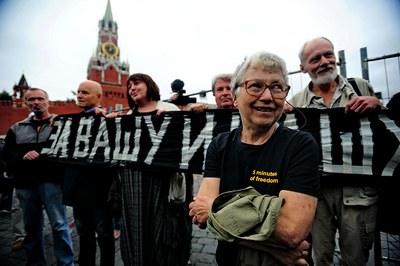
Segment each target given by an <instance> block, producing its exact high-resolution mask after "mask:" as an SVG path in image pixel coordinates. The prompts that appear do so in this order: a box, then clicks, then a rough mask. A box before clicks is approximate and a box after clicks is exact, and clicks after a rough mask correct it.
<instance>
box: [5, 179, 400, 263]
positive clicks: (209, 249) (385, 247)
mask: <svg viewBox="0 0 400 266" xmlns="http://www.w3.org/2000/svg"><path fill="white" fill-rule="evenodd" d="M200 182H201V178H200V177H195V180H194V187H193V191H194V193H196V192H197V190H198V186H199V183H200ZM10 217H11V215H10V213H0V266H23V265H25V251H24V250H19V251H12V250H11V243H12V240H13V239H12V234H11V228H10ZM68 218H69V219H70V220H71V221H72V210H71V208H68ZM46 224H47V226H46V229H45V239H46V248H47V259H48V265H52V266H53V265H54V266H55V265H57V264H56V261H55V257H54V255H53V243H52V235H51V230H50V227H49V226H48V222H46ZM192 235H193V238H192V253H191V257H190V262H189V264H190V265H193V266H216V265H217V264H216V262H215V250H216V247H217V240H216V239H215V238H214V236H213V235H212V234H211V233H210V232H209V231H208V230H201V229H199V228H198V227H197V226H196V225H193V234H192ZM72 240H73V244H74V250H75V254H76V255H75V258H76V259H77V256H78V248H79V242H78V235H77V233H76V230H73V231H72ZM115 244H116V245H115V247H116V256H115V259H116V261H115V265H116V266H123V265H124V264H123V262H122V259H121V253H120V244H119V240H116V242H115ZM381 252H382V256H381V257H382V258H383V259H382V265H385V266H395V265H400V236H399V235H389V234H385V233H381ZM97 254H98V257H99V252H97ZM374 264H375V263H374V252H373V251H371V256H370V259H369V262H368V266H373V265H374ZM335 265H341V263H340V256H336V257H335Z"/></svg>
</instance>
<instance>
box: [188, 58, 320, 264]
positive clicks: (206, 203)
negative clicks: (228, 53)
mask: <svg viewBox="0 0 400 266" xmlns="http://www.w3.org/2000/svg"><path fill="white" fill-rule="evenodd" d="M287 81H288V72H287V70H286V64H285V62H284V61H283V60H282V59H281V58H280V57H278V56H276V55H274V54H271V53H268V52H258V53H255V54H253V55H251V56H249V57H246V59H245V60H244V62H243V63H242V64H240V65H239V66H238V67H237V69H236V72H235V73H234V75H233V78H232V82H231V88H232V93H233V97H234V105H235V107H237V108H238V110H239V112H240V116H241V122H242V123H241V126H240V127H239V128H237V129H234V130H233V131H232V132H229V133H228V132H227V133H222V134H220V135H218V136H217V137H216V138H214V139H213V141H212V142H211V144H210V146H209V147H208V150H207V155H206V159H205V170H204V178H203V181H202V184H201V186H200V188H199V191H198V194H197V195H196V196H195V197H194V199H193V201H192V203H191V204H190V206H189V208H190V211H189V215H190V216H191V217H192V220H193V222H194V223H195V224H197V225H198V226H199V227H200V228H205V227H206V226H208V227H209V229H211V231H213V232H214V234H216V236H217V239H218V240H219V243H218V248H217V253H216V260H217V262H218V264H219V265H244V264H246V265H266V263H267V261H266V260H267V259H269V260H271V261H272V262H275V263H283V264H291V265H306V264H307V262H310V254H309V248H310V244H309V243H308V241H307V240H306V239H308V237H309V233H310V229H311V225H312V222H313V218H314V214H315V211H316V206H317V201H318V197H319V176H318V160H319V159H318V154H319V153H318V146H317V143H316V141H315V140H314V138H313V137H312V135H311V134H309V133H307V132H302V131H296V130H292V129H289V128H287V127H286V126H284V125H283V124H281V123H279V122H278V120H279V119H280V117H281V115H282V113H283V109H284V103H285V98H286V96H287V94H288V91H289V89H290V87H289V86H288V85H287ZM249 186H251V187H253V188H254V190H255V191H256V192H257V193H258V194H256V196H257V197H258V198H259V197H260V196H261V197H263V198H262V200H263V201H262V202H266V200H268V202H271V204H272V203H273V202H280V204H279V205H278V209H277V211H278V215H276V219H273V218H274V217H273V214H271V215H272V218H271V216H270V219H272V222H270V224H268V226H269V227H268V228H269V229H270V230H269V233H268V234H264V235H263V238H262V240H260V239H261V238H254V239H256V240H255V241H252V240H253V238H252V236H253V235H254V233H258V235H257V237H258V236H260V235H259V234H260V233H262V232H264V231H262V230H264V228H265V223H266V222H268V221H270V220H268V219H267V218H266V217H267V216H268V213H266V210H268V211H269V210H272V209H271V208H272V207H271V208H267V209H266V210H260V209H257V211H256V213H257V215H256V216H257V219H256V220H257V221H253V220H252V218H251V217H252V216H251V215H252V213H249V215H247V211H249V209H255V208H257V207H256V206H258V205H257V203H255V202H254V201H253V202H252V204H251V206H252V207H251V208H248V209H247V210H242V209H240V212H237V213H235V211H237V209H234V208H232V209H227V210H229V211H224V209H223V208H226V207H227V206H228V205H229V204H227V203H226V202H224V203H223V204H222V205H223V206H222V207H221V206H219V205H221V202H223V201H224V200H225V199H226V198H229V196H231V195H234V196H237V199H239V198H245V197H247V196H248V194H249V190H246V191H244V192H243V190H241V189H243V188H246V187H249ZM232 191H233V194H232V193H231V192H232ZM237 191H240V192H237ZM221 193H223V195H224V197H222V195H220V194H221ZM251 193H254V192H251ZM219 195H220V196H219ZM238 195H239V196H238ZM234 196H232V197H233V198H232V199H236V198H235V197H234ZM250 199H251V200H253V199H255V196H254V197H253V196H252V197H250V198H249V200H250ZM269 200H271V201H269ZM277 200H278V201H277ZM239 202H240V201H236V200H230V201H229V203H238V204H239ZM247 203H248V201H246V202H245V205H246V204H247ZM238 204H237V205H238ZM263 204H264V203H263ZM217 205H218V206H217ZM264 205H265V204H264ZM260 206H261V207H262V206H263V205H262V204H261V205H260ZM271 206H272V205H271ZM219 207H221V209H219ZM234 207H238V206H234ZM240 207H242V206H240ZM258 207H259V206H258ZM219 211H220V212H219ZM271 213H272V212H271ZM243 216H245V217H243ZM215 217H218V219H219V220H218V219H217V218H215ZM214 218H215V219H214ZM240 219H244V220H245V221H244V222H243V221H242V220H240ZM246 219H247V220H246ZM207 220H208V221H207ZM258 220H259V221H258ZM213 224H217V225H218V228H217V226H215V227H214V226H213ZM249 224H254V225H255V226H254V227H252V228H243V227H250V226H249ZM216 228H217V229H218V230H216ZM221 228H222V229H221ZM232 228H233V229H232ZM231 229H232V230H231ZM260 229H261V230H260ZM224 230H225V231H224ZM216 231H217V233H216ZM261 231H262V232H261ZM233 232H234V233H233ZM224 236H225V238H224ZM226 236H228V237H226ZM244 240H247V241H244ZM249 251H250V253H251V254H252V255H251V257H252V258H253V259H254V260H253V262H251V263H249V261H248V257H246V254H249V253H248V252H249ZM246 252H247V253H246ZM254 261H255V262H254ZM269 262H270V261H269ZM269 262H268V263H269ZM268 265H270V264H268ZM272 265H274V264H272Z"/></svg>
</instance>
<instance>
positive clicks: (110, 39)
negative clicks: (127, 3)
mask: <svg viewBox="0 0 400 266" xmlns="http://www.w3.org/2000/svg"><path fill="white" fill-rule="evenodd" d="M98 36H99V37H98V42H97V48H96V52H95V54H94V55H93V56H92V57H91V58H90V61H89V66H88V70H87V79H90V80H94V81H97V82H99V83H100V84H101V86H102V87H103V99H102V102H101V104H102V106H103V107H105V108H107V110H108V111H111V110H119V109H122V108H124V107H128V100H127V99H126V80H127V79H128V76H129V64H128V63H127V62H121V59H120V48H119V46H118V24H117V22H115V21H114V19H113V15H112V11H111V4H110V0H108V1H107V8H106V12H105V14H104V17H103V18H102V19H101V20H100V21H99V35H98Z"/></svg>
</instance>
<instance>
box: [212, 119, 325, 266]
mask: <svg viewBox="0 0 400 266" xmlns="http://www.w3.org/2000/svg"><path fill="white" fill-rule="evenodd" d="M240 133H241V128H238V129H235V130H233V131H232V132H230V133H222V134H220V135H218V136H217V137H216V138H214V139H213V141H212V142H211V144H210V146H209V147H208V150H207V156H206V160H205V170H204V177H205V178H207V177H220V178H221V181H220V193H222V192H225V191H230V190H235V189H240V188H245V187H248V186H253V187H254V188H255V189H256V190H257V191H258V192H259V193H261V194H268V195H273V196H278V194H279V192H280V191H281V190H282V189H283V190H290V191H295V192H299V193H304V194H308V195H311V196H314V197H319V182H320V181H319V172H318V163H319V158H318V155H319V152H318V145H317V143H316V141H315V140H314V138H313V137H312V135H311V134H309V133H307V132H302V131H296V130H292V129H289V128H287V127H286V126H284V125H282V124H280V126H279V127H278V129H277V130H276V132H275V134H273V135H272V136H271V138H270V139H269V140H268V141H267V142H266V143H264V144H262V145H250V144H245V143H242V142H241V141H240ZM235 254H236V255H235ZM236 258H237V246H236V245H235V244H232V243H227V242H222V241H220V242H219V244H218V249H217V262H218V264H219V265H234V264H235V263H236Z"/></svg>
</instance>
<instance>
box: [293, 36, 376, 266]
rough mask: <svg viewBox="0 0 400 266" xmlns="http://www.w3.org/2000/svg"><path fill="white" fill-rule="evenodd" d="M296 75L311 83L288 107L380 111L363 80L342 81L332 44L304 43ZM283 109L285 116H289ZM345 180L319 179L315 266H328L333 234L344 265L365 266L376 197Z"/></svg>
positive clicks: (323, 175) (335, 177)
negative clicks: (337, 236) (337, 238)
mask: <svg viewBox="0 0 400 266" xmlns="http://www.w3.org/2000/svg"><path fill="white" fill-rule="evenodd" d="M299 58H300V69H301V71H302V72H303V73H308V75H309V76H310V78H311V82H310V83H309V84H308V85H307V86H306V88H304V90H302V91H300V92H299V93H297V94H295V95H294V96H293V97H292V98H291V99H290V100H289V101H288V102H289V104H291V105H292V106H293V107H300V108H316V109H328V108H337V107H344V108H345V109H344V111H345V112H346V113H351V112H353V113H360V114H363V113H368V112H371V111H373V110H376V109H381V108H382V105H381V103H380V101H379V99H378V98H376V97H375V94H374V91H373V89H372V86H371V85H370V84H369V82H368V81H367V80H364V79H361V78H353V81H352V82H349V80H348V79H346V78H345V77H343V76H341V75H339V74H338V72H337V68H336V56H335V52H334V48H333V44H332V42H331V41H330V40H329V39H327V38H325V37H319V38H315V39H313V40H310V41H308V42H306V43H305V44H304V45H303V46H302V48H301V50H300V53H299ZM292 106H289V105H286V107H285V110H286V111H291V110H292V109H293V107H292ZM354 180H360V179H357V178H356V177H354V178H353V177H351V178H349V175H347V176H346V175H341V174H327V173H321V199H320V201H319V202H318V206H317V211H316V216H315V219H314V223H313V227H312V230H311V232H312V241H313V243H312V247H313V248H312V253H313V260H314V263H315V265H333V257H334V252H335V238H336V230H338V232H339V246H340V251H341V258H342V264H343V265H366V263H367V261H368V257H369V251H370V249H371V248H372V244H373V239H374V230H375V223H376V213H377V201H378V191H377V189H376V188H374V187H370V186H366V185H365V184H362V185H361V184H358V183H357V182H354Z"/></svg>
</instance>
